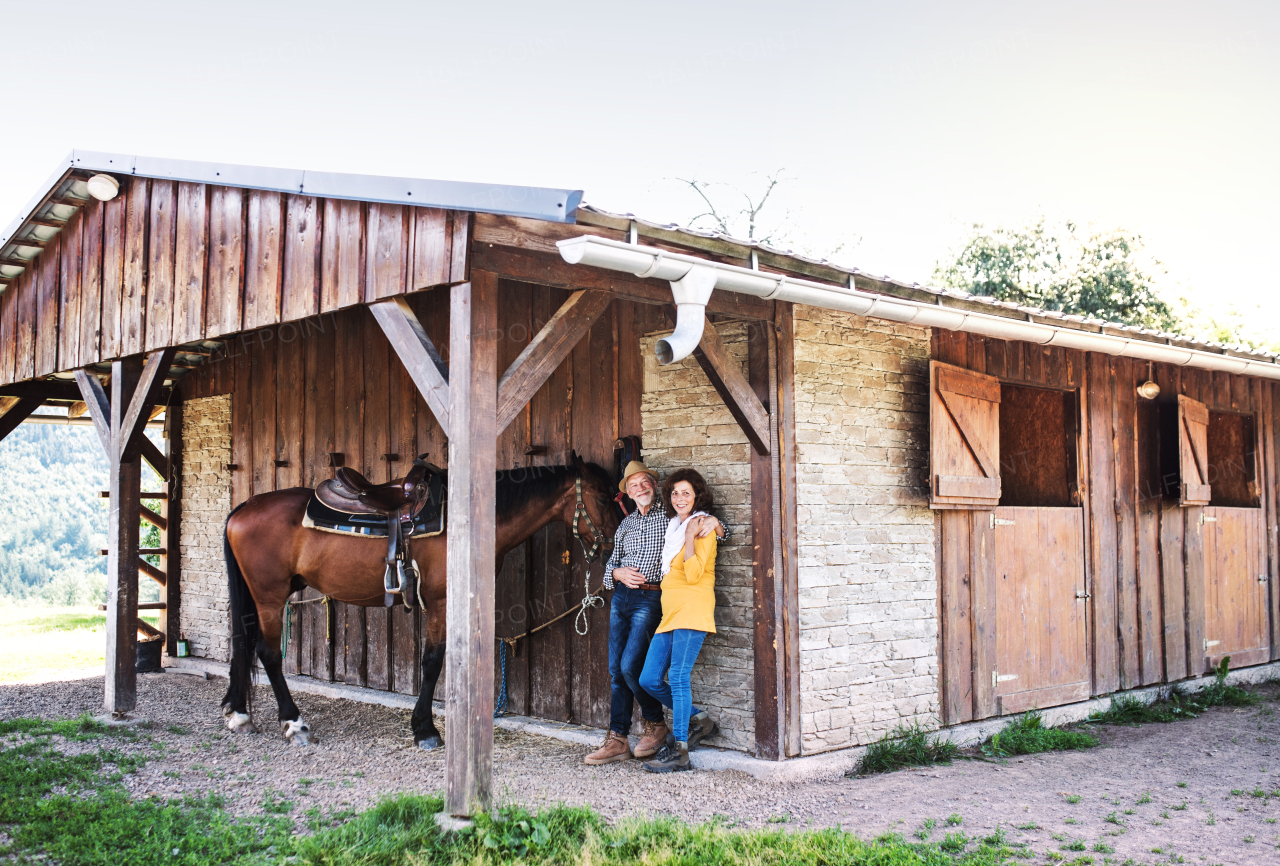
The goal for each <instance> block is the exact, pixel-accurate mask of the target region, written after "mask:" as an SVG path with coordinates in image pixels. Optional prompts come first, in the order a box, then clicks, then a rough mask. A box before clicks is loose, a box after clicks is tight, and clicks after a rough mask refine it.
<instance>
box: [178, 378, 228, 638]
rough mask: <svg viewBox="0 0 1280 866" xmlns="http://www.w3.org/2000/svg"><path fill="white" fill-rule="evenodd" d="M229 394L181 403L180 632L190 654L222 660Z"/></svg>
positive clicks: (225, 590) (225, 584)
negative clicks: (188, 644) (223, 550)
mask: <svg viewBox="0 0 1280 866" xmlns="http://www.w3.org/2000/svg"><path fill="white" fill-rule="evenodd" d="M230 462H231V396H230V395H229V394H223V395H219V396H216V397H205V398H202V399H199V400H188V401H187V402H186V403H184V404H183V407H182V487H181V490H182V526H181V529H180V537H179V544H180V547H181V551H180V555H181V569H182V571H181V574H182V608H181V611H182V613H181V629H182V631H181V634H182V636H183V637H185V638H187V640H189V641H191V653H192V655H196V656H200V657H202V658H209V659H216V660H218V661H227V660H229V658H230V625H229V623H228V619H227V616H228V614H227V606H228V601H227V570H226V566H225V565H224V563H223V556H222V528H223V524H224V523H226V520H227V514H228V513H229V512H230V511H231V473H230V472H228V471H227V464H228V463H230Z"/></svg>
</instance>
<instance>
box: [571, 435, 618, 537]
mask: <svg viewBox="0 0 1280 866" xmlns="http://www.w3.org/2000/svg"><path fill="white" fill-rule="evenodd" d="M573 468H574V470H575V474H576V476H577V478H580V479H582V492H581V496H580V497H577V496H575V510H574V516H573V523H572V525H571V527H570V528H571V529H573V530H574V531H575V534H576V535H577V536H578V537H579V538H580V539H581V541H582V544H583V548H584V550H585V551H586V553H587V556H588V559H595V558H597V557H599V556H601V555H603V553H604V551H605V550H606V549H607V548H608V547H609V546H610V545H612V544H613V534H614V533H615V532H617V531H618V524H619V523H621V522H622V515H621V514H620V513H619V510H618V506H617V503H615V502H614V496H615V495H616V487H615V485H614V482H613V479H612V477H611V476H610V475H609V472H608V471H607V470H606V469H604V467H602V466H599V465H597V464H595V463H588V462H586V461H585V460H583V459H582V458H581V457H579V456H578V454H577V453H576V452H575V453H574V454H573ZM575 484H576V481H575ZM593 551H594V555H593Z"/></svg>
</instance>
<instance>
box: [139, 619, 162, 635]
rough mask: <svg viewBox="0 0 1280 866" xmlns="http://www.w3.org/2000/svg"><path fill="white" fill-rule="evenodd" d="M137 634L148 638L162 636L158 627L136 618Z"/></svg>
mask: <svg viewBox="0 0 1280 866" xmlns="http://www.w3.org/2000/svg"><path fill="white" fill-rule="evenodd" d="M138 634H140V635H145V636H146V637H148V638H157V637H164V634H163V633H162V632H161V631H160V629H158V628H156V627H155V626H153V625H152V624H151V623H149V622H147V621H146V620H143V619H140V620H138Z"/></svg>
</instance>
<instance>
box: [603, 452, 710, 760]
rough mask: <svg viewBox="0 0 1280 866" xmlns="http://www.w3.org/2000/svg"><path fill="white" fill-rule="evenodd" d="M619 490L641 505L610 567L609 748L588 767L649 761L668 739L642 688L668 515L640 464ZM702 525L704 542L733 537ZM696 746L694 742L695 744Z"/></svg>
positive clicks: (658, 602)
mask: <svg viewBox="0 0 1280 866" xmlns="http://www.w3.org/2000/svg"><path fill="white" fill-rule="evenodd" d="M618 489H619V490H621V491H622V492H623V493H625V494H627V496H629V497H631V500H632V501H633V502H634V503H635V504H636V510H635V511H633V512H631V514H629V515H627V517H626V518H625V519H623V521H622V523H621V524H619V526H618V531H617V533H616V534H615V535H614V538H613V555H612V556H610V557H609V561H608V563H606V564H605V567H604V587H605V589H612V590H613V599H612V601H611V602H610V605H609V679H610V682H611V684H612V696H611V700H610V705H609V734H608V736H607V737H606V738H605V741H604V745H603V746H601V747H600V748H599V749H597V750H596V751H594V752H592V753H591V754H590V755H587V757H586V758H585V761H586V763H588V764H592V765H597V764H610V763H613V762H614V761H625V760H627V759H629V758H631V757H632V756H633V755H634V756H635V757H637V758H648V757H651V756H652V755H654V754H656V753H657V751H658V749H659V748H660V747H661V746H662V744H663V743H664V742H666V739H667V733H668V731H667V725H666V722H665V719H664V717H663V714H662V704H661V703H659V701H658V700H657V698H654V697H653V696H652V695H650V694H649V693H648V692H646V691H645V690H644V689H642V688H641V687H640V672H641V671H642V670H643V669H644V659H645V655H646V654H647V653H648V652H649V642H650V641H652V640H653V633H654V630H656V629H657V627H658V622H659V620H661V619H662V586H661V584H662V573H663V563H662V544H663V541H664V540H665V538H666V532H667V520H668V518H667V515H666V511H665V510H664V509H663V507H662V505H661V503H660V502H659V501H658V476H657V475H655V474H654V473H652V472H650V471H649V468H648V467H647V466H645V465H644V464H643V463H641V462H640V461H638V460H633V461H631V462H630V463H628V464H627V468H626V470H625V471H624V472H623V475H622V482H621V483H620V484H619V485H618ZM694 519H695V520H698V521H699V522H700V523H701V526H700V527H699V530H698V537H700V538H701V537H705V536H706V535H708V534H710V533H711V532H715V533H716V535H718V536H719V537H720V538H722V539H724V538H728V532H727V531H726V530H725V528H724V526H723V525H722V524H721V523H720V521H719V520H717V519H716V518H714V517H701V518H694ZM633 700H634V701H637V702H639V704H640V715H641V716H642V717H643V719H644V722H643V728H644V730H643V732H642V734H641V736H640V742H638V743H637V744H636V748H635V751H634V752H632V750H631V744H630V742H629V741H628V740H627V732H628V731H630V730H631V706H632V701H633ZM690 745H692V743H690Z"/></svg>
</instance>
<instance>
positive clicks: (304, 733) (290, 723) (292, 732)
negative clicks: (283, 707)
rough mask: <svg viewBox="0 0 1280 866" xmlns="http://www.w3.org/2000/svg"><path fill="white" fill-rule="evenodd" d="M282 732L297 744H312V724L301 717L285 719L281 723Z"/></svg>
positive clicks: (287, 738) (286, 737)
mask: <svg viewBox="0 0 1280 866" xmlns="http://www.w3.org/2000/svg"><path fill="white" fill-rule="evenodd" d="M280 732H281V733H282V734H284V738H285V739H286V740H288V741H289V742H291V743H293V744H294V745H295V746H309V745H311V726H310V725H308V724H307V723H306V722H304V721H303V720H302V719H301V718H298V719H293V720H288V719H286V720H284V721H282V722H281V723H280Z"/></svg>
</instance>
